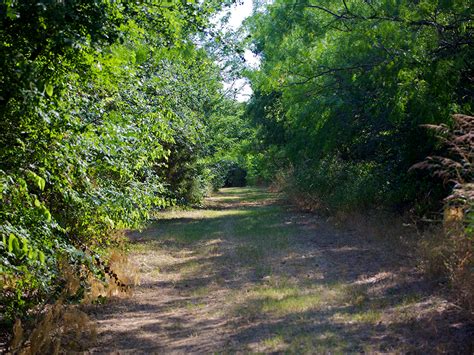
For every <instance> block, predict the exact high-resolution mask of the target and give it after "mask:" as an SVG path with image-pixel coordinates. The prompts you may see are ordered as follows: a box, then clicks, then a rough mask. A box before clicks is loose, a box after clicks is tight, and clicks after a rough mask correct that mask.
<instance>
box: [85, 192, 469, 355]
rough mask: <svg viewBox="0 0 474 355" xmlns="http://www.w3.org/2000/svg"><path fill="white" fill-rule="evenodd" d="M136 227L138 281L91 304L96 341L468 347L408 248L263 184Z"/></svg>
mask: <svg viewBox="0 0 474 355" xmlns="http://www.w3.org/2000/svg"><path fill="white" fill-rule="evenodd" d="M130 238H131V240H132V241H133V250H132V253H131V258H132V260H133V263H134V264H136V266H137V267H138V268H139V272H140V277H141V284H140V285H139V286H137V288H136V290H135V292H134V295H133V296H132V297H130V298H128V299H124V300H116V301H112V302H110V303H108V304H106V305H105V306H100V307H96V308H91V309H89V313H90V314H91V316H92V317H93V318H94V319H95V320H96V321H97V324H98V330H99V337H98V343H97V345H96V347H95V348H94V349H91V351H92V352H99V353H110V352H120V353H152V352H158V353H163V352H165V353H168V352H178V353H189V352H193V353H209V352H216V351H217V352H236V351H245V352H248V351H250V352H280V351H285V352H294V353H315V352H362V351H365V352H393V351H398V352H406V351H418V352H434V351H438V352H444V351H450V352H466V353H468V352H470V350H469V344H468V343H469V333H471V335H472V327H471V328H469V324H468V322H467V321H464V320H463V319H462V318H460V316H459V314H458V311H457V310H456V308H455V307H454V306H453V305H451V304H450V303H449V302H447V301H446V300H445V299H444V298H443V297H442V296H440V295H436V294H435V293H434V292H433V290H434V289H435V288H434V286H433V285H431V284H429V283H427V282H425V281H423V280H422V278H421V277H420V275H419V274H418V273H417V272H416V269H415V268H414V266H413V261H412V260H411V258H410V257H409V256H407V255H404V254H403V253H401V252H397V251H396V250H395V249H394V248H390V246H389V245H387V244H386V243H383V242H381V241H380V240H376V239H373V238H370V237H369V236H366V235H360V233H359V234H358V233H355V232H350V231H342V230H338V229H336V228H334V227H333V226H331V225H330V224H329V223H328V222H326V221H325V220H324V219H323V218H321V217H318V216H315V215H311V214H304V213H299V212H296V211H295V210H293V209H292V208H291V207H290V206H287V205H285V204H284V203H283V202H282V201H280V200H278V199H277V197H276V195H272V194H269V193H266V192H264V191H263V190H258V189H249V188H246V189H236V188H234V189H225V190H222V191H221V192H220V193H219V194H217V195H216V196H214V197H213V198H209V199H208V200H207V201H206V207H205V208H204V209H202V210H192V211H184V212H183V211H182V212H166V213H164V214H162V215H161V216H160V218H159V220H157V221H156V222H155V223H153V224H152V225H151V226H150V227H149V228H148V229H147V230H145V231H144V232H142V233H137V232H134V233H131V234H130ZM471 346H472V344H471ZM471 350H472V348H471Z"/></svg>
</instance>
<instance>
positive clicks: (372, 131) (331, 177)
mask: <svg viewBox="0 0 474 355" xmlns="http://www.w3.org/2000/svg"><path fill="white" fill-rule="evenodd" d="M471 5H472V4H471V2H470V1H465V0H460V1H451V0H447V1H436V0H422V1H403V0H397V1H391V0H390V1H385V0H382V1H361V0H331V1H324V2H322V1H307V0H299V1H293V0H291V1H289V0H276V1H274V2H273V3H272V4H270V5H267V6H266V7H262V8H261V9H260V10H259V11H257V12H256V14H255V15H254V16H253V18H251V19H250V20H249V21H248V28H249V30H250V33H251V36H252V39H251V46H252V48H253V50H254V51H255V52H256V53H258V54H259V55H260V56H261V60H262V64H261V67H260V69H259V70H256V71H253V72H251V73H250V74H249V78H250V79H251V81H252V87H253V89H254V92H255V94H254V96H253V98H252V100H251V102H250V103H249V107H248V114H249V115H250V116H251V117H252V118H253V120H254V122H255V123H256V125H257V126H258V127H260V128H259V132H260V133H259V136H260V138H261V139H262V140H263V142H264V147H263V150H264V151H265V152H266V153H265V154H267V156H272V157H273V161H274V163H273V164H271V165H268V166H267V167H266V168H265V169H264V173H266V174H267V175H269V176H275V174H276V172H277V171H283V172H284V173H285V176H286V181H287V185H290V186H291V187H292V188H293V190H292V191H293V192H294V193H297V194H299V195H302V196H305V198H311V199H312V200H313V201H314V203H315V204H319V205H320V206H323V207H325V208H328V209H332V210H334V209H341V208H342V209H350V208H354V207H365V206H377V205H378V206H380V205H385V206H389V207H396V208H399V209H406V208H407V207H410V206H413V205H414V202H415V201H416V202H417V203H415V206H417V209H418V212H420V213H423V212H426V210H427V209H428V208H433V205H430V203H431V202H430V201H440V200H441V198H442V196H443V194H445V193H446V192H445V191H444V189H443V187H442V186H441V184H439V181H435V180H433V179H432V178H431V177H429V174H428V173H426V172H421V171H414V170H412V171H411V172H409V168H410V167H411V166H412V165H413V164H415V163H417V162H419V161H422V160H423V159H424V158H425V157H426V156H427V155H430V154H433V153H435V152H436V150H437V149H442V148H440V147H439V145H438V143H437V141H436V140H435V139H434V138H433V133H432V132H430V131H429V130H426V129H424V128H423V127H421V125H422V124H427V123H432V124H434V123H450V122H451V115H452V114H453V113H464V114H472V112H473V109H474V107H473V103H474V102H473V97H474V96H473V89H474V88H473V80H472V78H473V64H472V63H474V51H473V28H472V6H471ZM428 202H430V203H428Z"/></svg>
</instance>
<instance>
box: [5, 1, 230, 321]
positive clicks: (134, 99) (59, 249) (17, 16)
mask: <svg viewBox="0 0 474 355" xmlns="http://www.w3.org/2000/svg"><path fill="white" fill-rule="evenodd" d="M220 3H222V2H213V1H206V2H204V3H198V2H171V1H154V2H140V1H138V2H129V1H123V2H122V1H105V0H103V1H89V0H73V1H43V2H34V1H16V0H10V1H6V2H3V3H2V4H1V5H0V21H1V22H0V71H1V72H0V73H1V74H0V81H1V87H0V90H1V91H0V115H1V119H0V131H1V132H2V134H1V136H0V142H1V143H0V144H1V149H0V161H1V163H0V164H1V165H0V181H1V191H2V203H1V207H0V221H1V226H0V233H1V237H0V274H1V279H0V282H1V285H0V289H1V299H0V304H1V309H0V311H1V313H2V315H1V319H0V320H1V321H4V322H9V321H11V320H12V319H13V318H14V317H16V316H18V315H22V314H25V312H27V311H28V310H30V309H31V308H32V307H33V306H34V305H36V304H38V303H41V302H47V301H51V300H54V298H55V297H56V296H57V295H58V294H59V293H60V292H61V287H62V285H63V283H64V280H63V279H62V277H61V270H60V269H61V266H60V265H64V262H67V263H68V264H70V265H72V266H73V267H74V268H75V269H76V271H77V273H78V275H80V277H81V280H82V281H81V282H82V287H81V288H80V290H79V293H83V292H85V290H86V289H87V283H86V280H87V278H88V277H89V275H90V274H91V273H92V274H95V276H97V277H99V278H103V277H104V273H106V272H109V273H111V274H112V276H113V271H110V270H109V269H108V268H107V266H106V265H105V264H104V262H103V261H102V258H103V257H102V255H101V254H103V250H104V247H106V246H107V245H108V244H110V238H109V236H110V234H111V232H112V231H113V230H114V229H120V228H131V227H137V226H139V225H140V224H141V223H143V222H144V221H145V220H146V219H147V217H148V215H149V212H150V211H151V210H152V209H153V208H163V207H166V206H168V205H170V204H174V203H180V202H184V203H190V202H197V201H199V199H200V198H201V197H202V194H203V191H204V190H205V185H206V184H210V180H211V179H212V176H210V174H208V175H209V176H206V175H205V174H204V173H205V170H206V168H205V167H203V166H202V163H201V162H200V159H201V157H202V156H203V154H204V153H205V147H206V139H207V137H208V136H209V135H208V133H206V132H207V131H208V128H207V126H208V125H209V120H210V118H211V115H214V116H216V115H217V116H218V114H216V113H215V111H216V108H215V107H216V102H217V101H218V99H220V98H221V95H222V92H221V91H222V90H221V86H222V84H221V77H220V74H219V71H218V68H217V67H216V65H215V64H214V62H213V60H212V59H211V58H210V57H209V55H208V54H207V53H206V51H205V50H204V49H202V48H201V47H200V46H199V45H197V44H196V43H199V41H198V36H200V37H202V36H203V34H204V35H205V31H206V28H207V27H206V26H208V24H209V17H210V16H211V15H212V14H213V13H215V11H217V10H218V9H219V7H220V6H221V5H222V4H220ZM76 297H80V294H78V295H76Z"/></svg>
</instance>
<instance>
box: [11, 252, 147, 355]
mask: <svg viewBox="0 0 474 355" xmlns="http://www.w3.org/2000/svg"><path fill="white" fill-rule="evenodd" d="M106 259H107V265H108V268H109V270H110V271H109V272H108V273H106V274H105V280H99V279H98V278H96V277H95V276H93V275H91V274H89V277H88V285H89V288H88V289H87V291H86V293H85V297H84V298H83V300H82V303H84V304H88V303H93V302H95V301H97V300H104V299H110V298H116V297H120V298H123V297H128V296H130V295H131V290H132V288H131V287H125V288H124V287H123V286H122V285H123V284H125V285H136V284H137V283H138V276H137V275H138V272H137V270H136V268H135V267H134V266H133V265H131V264H130V262H129V260H128V257H127V255H126V253H124V251H123V250H119V249H114V250H111V251H110V252H109V255H108V256H107V257H106ZM60 269H61V278H62V279H63V280H64V289H63V292H62V293H61V295H60V296H59V299H58V300H57V301H56V302H55V303H54V304H49V305H46V306H45V307H44V309H43V310H41V311H40V312H39V314H38V315H37V317H36V321H35V324H34V326H26V327H25V326H24V325H23V324H22V322H21V321H20V319H17V320H16V322H15V324H14V327H13V331H12V333H13V336H12V339H11V341H10V345H9V351H10V352H11V353H13V354H21V355H33V354H58V353H71V352H82V351H85V350H87V349H89V348H90V347H91V346H92V344H93V343H94V342H95V340H96V336H97V331H96V326H95V323H94V322H93V321H91V320H90V319H89V317H88V315H87V314H86V313H85V312H83V311H82V310H81V309H80V307H79V305H69V304H67V302H66V300H67V299H68V298H69V297H70V296H73V295H75V294H76V293H77V292H78V291H79V290H80V288H81V281H80V277H79V275H78V274H77V271H76V270H74V269H73V267H72V266H71V265H69V264H68V263H67V262H66V261H63V262H62V263H61V267H60ZM117 279H118V280H120V282H119V283H118V282H117Z"/></svg>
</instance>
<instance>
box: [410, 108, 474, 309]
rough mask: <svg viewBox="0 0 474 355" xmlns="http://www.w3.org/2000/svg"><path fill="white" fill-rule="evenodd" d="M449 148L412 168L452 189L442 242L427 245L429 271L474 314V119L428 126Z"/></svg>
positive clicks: (455, 118)
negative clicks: (426, 172) (445, 280)
mask: <svg viewBox="0 0 474 355" xmlns="http://www.w3.org/2000/svg"><path fill="white" fill-rule="evenodd" d="M426 127H427V128H429V129H431V130H433V131H434V132H436V134H437V136H438V137H439V139H440V141H441V142H442V143H443V145H444V147H445V148H446V150H445V152H446V154H445V155H443V156H429V157H427V158H426V160H425V161H423V162H421V163H418V164H416V165H414V166H413V168H417V169H428V170H429V171H431V172H432V174H433V175H435V176H437V177H438V178H440V179H441V180H442V181H443V183H444V184H446V185H450V186H451V187H452V191H451V194H450V195H449V196H448V197H447V198H446V199H445V200H444V202H445V206H444V219H443V230H444V232H443V238H442V239H441V241H440V240H439V239H438V240H437V242H431V243H430V241H425V243H426V248H425V249H426V250H429V253H428V260H427V268H428V269H429V270H431V271H434V272H436V273H438V274H440V275H443V276H446V277H448V278H449V281H450V283H451V285H452V287H453V289H454V290H455V292H456V296H457V298H458V300H459V302H460V303H461V304H462V305H463V306H464V307H466V308H467V309H469V310H470V311H473V310H474V254H473V240H474V183H473V181H474V117H472V116H467V115H461V114H457V115H454V116H453V125H452V127H449V126H447V125H428V126H426Z"/></svg>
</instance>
